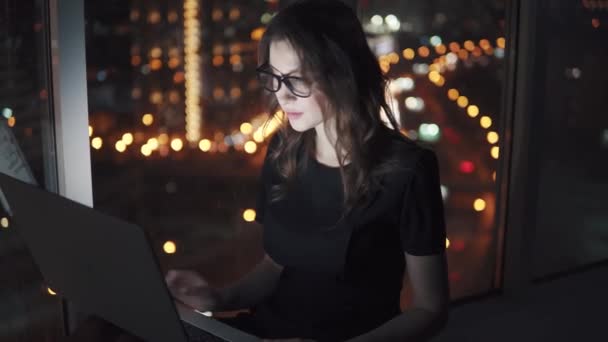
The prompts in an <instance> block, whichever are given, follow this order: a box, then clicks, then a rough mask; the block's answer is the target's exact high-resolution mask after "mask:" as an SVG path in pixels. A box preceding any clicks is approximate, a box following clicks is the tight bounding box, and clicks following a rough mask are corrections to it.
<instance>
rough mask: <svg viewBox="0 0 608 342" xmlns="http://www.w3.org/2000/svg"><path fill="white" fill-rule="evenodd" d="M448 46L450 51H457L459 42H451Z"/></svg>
mask: <svg viewBox="0 0 608 342" xmlns="http://www.w3.org/2000/svg"><path fill="white" fill-rule="evenodd" d="M449 47H450V51H452V52H453V53H458V51H460V44H458V43H456V42H451V43H450V45H449Z"/></svg>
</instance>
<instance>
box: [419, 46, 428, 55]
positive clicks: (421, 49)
mask: <svg viewBox="0 0 608 342" xmlns="http://www.w3.org/2000/svg"><path fill="white" fill-rule="evenodd" d="M430 53H431V51H430V50H429V48H428V47H426V46H421V47H419V48H418V54H419V55H420V57H428V56H429V54H430Z"/></svg>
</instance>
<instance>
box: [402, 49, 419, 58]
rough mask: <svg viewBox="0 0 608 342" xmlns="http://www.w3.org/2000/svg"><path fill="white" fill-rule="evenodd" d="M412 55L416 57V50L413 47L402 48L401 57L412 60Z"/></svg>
mask: <svg viewBox="0 0 608 342" xmlns="http://www.w3.org/2000/svg"><path fill="white" fill-rule="evenodd" d="M414 57H416V52H415V51H414V49H410V48H407V49H405V50H403V58H405V59H407V60H412V59H414Z"/></svg>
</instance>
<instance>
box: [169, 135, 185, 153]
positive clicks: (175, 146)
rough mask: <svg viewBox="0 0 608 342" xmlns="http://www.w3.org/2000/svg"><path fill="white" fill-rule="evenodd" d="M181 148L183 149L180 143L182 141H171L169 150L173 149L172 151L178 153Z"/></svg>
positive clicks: (176, 139)
mask: <svg viewBox="0 0 608 342" xmlns="http://www.w3.org/2000/svg"><path fill="white" fill-rule="evenodd" d="M183 147H184V142H183V141H182V139H180V138H175V139H173V140H171V148H172V149H173V151H175V152H179V151H181V149H182V148H183Z"/></svg>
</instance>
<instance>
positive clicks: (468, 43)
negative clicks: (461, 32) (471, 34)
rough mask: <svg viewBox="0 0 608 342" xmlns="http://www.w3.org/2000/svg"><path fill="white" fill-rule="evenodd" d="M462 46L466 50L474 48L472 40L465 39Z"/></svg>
mask: <svg viewBox="0 0 608 342" xmlns="http://www.w3.org/2000/svg"><path fill="white" fill-rule="evenodd" d="M464 48H465V49H467V50H468V51H473V50H475V43H473V41H472V40H467V41H466V42H464Z"/></svg>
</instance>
